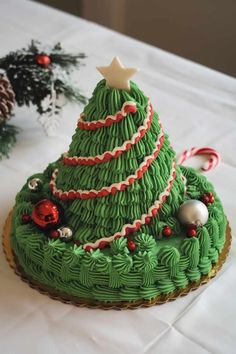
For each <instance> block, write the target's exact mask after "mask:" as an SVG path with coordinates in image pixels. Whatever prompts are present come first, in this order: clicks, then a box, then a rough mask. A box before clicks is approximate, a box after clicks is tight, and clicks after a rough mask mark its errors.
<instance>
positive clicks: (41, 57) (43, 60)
mask: <svg viewBox="0 0 236 354" xmlns="http://www.w3.org/2000/svg"><path fill="white" fill-rule="evenodd" d="M36 62H37V64H39V65H42V66H44V67H45V68H46V67H48V66H49V65H50V64H51V58H50V57H49V56H48V55H47V54H38V55H37V56H36Z"/></svg>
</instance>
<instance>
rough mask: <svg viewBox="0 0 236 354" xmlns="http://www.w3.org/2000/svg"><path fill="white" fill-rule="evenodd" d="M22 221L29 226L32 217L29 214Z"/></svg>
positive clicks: (23, 216) (24, 215)
mask: <svg viewBox="0 0 236 354" xmlns="http://www.w3.org/2000/svg"><path fill="white" fill-rule="evenodd" d="M21 219H22V222H23V223H24V224H28V222H30V221H31V216H30V215H29V214H23V215H22V217H21Z"/></svg>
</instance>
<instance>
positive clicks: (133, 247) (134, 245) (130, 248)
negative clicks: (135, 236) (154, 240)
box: [127, 240, 136, 252]
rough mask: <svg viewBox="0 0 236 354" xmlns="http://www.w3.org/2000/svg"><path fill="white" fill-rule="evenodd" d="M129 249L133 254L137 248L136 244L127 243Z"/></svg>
mask: <svg viewBox="0 0 236 354" xmlns="http://www.w3.org/2000/svg"><path fill="white" fill-rule="evenodd" d="M127 247H128V249H129V250H130V251H131V252H133V251H134V250H135V248H136V244H135V243H134V241H132V240H129V241H128V243H127Z"/></svg>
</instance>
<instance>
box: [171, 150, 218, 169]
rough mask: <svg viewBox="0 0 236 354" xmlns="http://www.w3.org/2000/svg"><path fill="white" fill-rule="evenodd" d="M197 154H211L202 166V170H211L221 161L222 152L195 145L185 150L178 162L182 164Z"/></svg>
mask: <svg viewBox="0 0 236 354" xmlns="http://www.w3.org/2000/svg"><path fill="white" fill-rule="evenodd" d="M197 155H209V159H208V161H207V162H205V163H204V165H203V166H202V167H201V170H202V171H210V170H212V169H213V168H215V167H216V166H217V165H218V164H219V162H220V159H221V157H220V154H219V153H218V152H217V151H216V150H215V149H212V148H209V147H203V148H196V147H193V148H191V149H190V150H185V151H183V152H182V154H181V155H180V158H179V161H178V164H179V165H182V164H183V163H184V162H185V161H186V160H187V159H189V158H190V157H193V156H197Z"/></svg>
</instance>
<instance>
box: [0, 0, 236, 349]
mask: <svg viewBox="0 0 236 354" xmlns="http://www.w3.org/2000/svg"><path fill="white" fill-rule="evenodd" d="M157 27H158V26H157ZM156 30H158V28H157V29H156ZM32 38H34V39H39V40H41V41H43V42H45V43H56V42H57V41H61V42H62V44H63V46H64V47H65V48H66V49H67V50H70V51H83V52H85V53H86V54H87V56H88V57H87V59H86V66H84V67H83V68H81V70H80V71H79V72H77V73H76V74H75V77H74V79H75V80H76V81H77V83H78V85H79V86H80V87H81V88H82V89H83V92H84V94H85V95H87V96H88V97H89V96H90V95H91V93H92V90H93V89H94V87H95V85H96V83H97V82H98V80H100V75H99V73H98V72H97V71H96V70H95V66H96V65H106V64H108V63H109V62H110V61H111V59H112V58H113V56H115V55H119V56H120V58H121V59H122V61H123V62H124V63H125V64H126V65H127V66H135V67H139V68H140V72H139V73H138V74H137V75H136V78H135V80H136V82H137V83H138V85H139V86H140V87H141V88H142V89H143V90H144V92H145V93H146V94H147V95H149V96H150V98H151V100H152V102H153V105H154V107H155V109H156V110H157V111H158V112H159V114H160V116H161V118H162V121H163V124H164V127H165V130H166V131H167V132H168V133H169V136H170V139H171V142H172V144H173V146H174V148H175V149H176V151H177V152H181V151H182V150H183V149H185V148H190V147H192V146H193V145H194V146H211V147H214V148H215V149H217V150H218V151H219V152H220V153H221V155H222V163H221V165H220V167H218V168H217V169H215V170H213V171H211V172H210V173H208V178H209V179H210V180H211V181H212V182H213V183H214V185H215V187H216V189H217V191H218V194H219V196H220V197H221V199H222V201H223V204H224V207H225V211H226V214H227V216H228V218H229V220H230V223H231V226H232V228H233V229H236V219H235V217H234V215H235V214H236V202H235V199H234V198H235V195H236V183H235V180H236V157H235V156H236V100H235V98H236V80H235V79H233V78H231V77H229V76H226V75H223V74H220V73H218V72H216V71H213V70H210V69H208V68H205V67H203V66H201V65H198V64H195V63H192V62H190V61H187V60H185V59H182V58H179V57H177V56H174V55H172V54H169V53H167V52H164V51H162V50H160V49H158V48H154V47H152V46H149V45H147V44H144V43H141V42H139V41H136V40H134V39H130V38H128V37H125V36H123V35H120V34H117V33H115V32H113V31H110V30H108V29H105V28H103V27H101V26H98V25H95V24H93V23H90V22H87V21H84V20H81V19H79V18H76V17H73V16H70V15H67V14H64V13H62V12H59V11H56V10H53V9H50V8H47V7H45V6H42V5H39V4H37V3H34V2H29V1H25V0H21V1H17V0H1V1H0V43H1V45H0V56H3V55H4V54H6V53H7V52H8V51H10V50H13V49H17V48H21V47H22V46H25V45H26V44H27V43H28V42H29V41H30V40H31V39H32ZM81 109H82V108H81V107H79V106H78V105H72V104H69V105H67V106H66V107H65V109H64V112H63V117H62V119H61V125H60V127H59V128H58V129H57V131H56V135H55V136H54V137H51V138H48V137H46V136H45V135H44V134H43V132H42V130H41V128H40V127H39V125H38V123H37V114H36V113H35V110H34V109H33V108H30V109H26V108H21V109H17V111H16V116H15V118H14V122H15V124H17V125H18V126H21V127H22V131H21V133H20V134H19V138H18V143H17V146H16V148H14V150H13V151H12V154H11V157H10V159H9V160H4V161H1V162H0V173H1V187H0V188H1V190H0V195H1V197H0V200H1V209H0V224H1V225H0V227H1V229H2V226H3V223H4V220H5V218H6V217H7V214H8V211H9V210H10V209H11V208H12V206H13V204H14V198H15V195H16V193H17V191H18V190H19V189H20V188H21V186H22V184H23V183H24V182H25V179H26V178H27V177H28V176H29V175H31V174H33V173H34V172H38V171H42V170H43V169H44V168H45V166H47V164H48V163H49V162H51V161H53V160H55V159H57V157H58V156H59V155H60V154H61V153H62V152H64V151H66V150H67V146H68V144H69V142H70V140H71V135H72V133H73V131H74V129H75V125H76V121H77V118H78V114H79V112H80V110H81ZM235 252H236V248H235V242H233V247H232V250H231V253H230V256H229V258H228V260H227V262H226V263H225V265H224V267H223V269H222V270H221V271H220V273H219V274H218V276H217V277H216V278H215V279H214V280H212V281H211V282H210V283H209V284H208V285H206V286H204V287H202V288H200V289H198V290H197V291H195V292H193V293H191V294H189V295H188V296H187V297H185V298H182V299H178V300H177V301H175V302H173V303H168V304H165V305H162V306H156V307H152V308H148V309H139V310H135V311H127V310H126V311H102V310H89V309H85V308H83V309H82V308H75V307H73V306H71V305H65V304H62V303H60V302H57V301H53V300H51V299H49V298H48V297H47V296H44V295H41V294H39V293H38V292H36V291H35V290H32V289H31V288H29V287H28V285H26V284H25V283H23V282H21V281H20V279H19V278H18V277H17V276H16V275H15V274H14V273H13V271H12V270H11V269H10V268H9V266H8V264H7V262H6V260H5V258H4V255H3V253H2V250H1V254H0V284H1V290H0V300H1V301H0V343H1V344H0V348H1V349H0V352H1V353H5V354H8V353H9V354H17V353H24V354H28V353H33V352H34V353H48V354H51V353H77V352H78V353H103V354H106V353H129V354H132V353H146V354H151V353H159V354H161V353H176V354H178V353H181V354H183V353H190V352H191V354H194V353H197V354H203V353H224V354H225V353H227V354H229V353H234V352H235V345H236V338H235V334H236V303H235V296H234V291H235V292H236V281H235V273H236V266H235V259H236V254H235Z"/></svg>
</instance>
